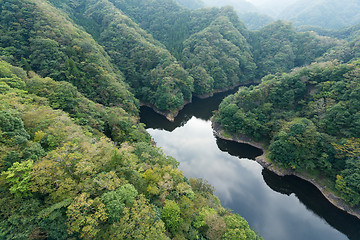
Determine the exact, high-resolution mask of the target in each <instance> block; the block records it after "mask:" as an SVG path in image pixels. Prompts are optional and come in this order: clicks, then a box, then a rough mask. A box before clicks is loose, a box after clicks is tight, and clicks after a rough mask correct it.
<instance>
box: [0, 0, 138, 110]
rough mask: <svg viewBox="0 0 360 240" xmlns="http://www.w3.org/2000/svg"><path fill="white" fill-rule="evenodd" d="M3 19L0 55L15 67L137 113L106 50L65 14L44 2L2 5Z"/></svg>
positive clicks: (17, 1) (13, 1)
mask: <svg viewBox="0 0 360 240" xmlns="http://www.w3.org/2000/svg"><path fill="white" fill-rule="evenodd" d="M0 13H1V14H0V24H1V29H0V32H1V38H0V53H1V55H2V56H4V57H5V59H6V60H8V61H9V62H10V63H13V64H15V65H21V66H23V67H24V68H25V69H26V70H33V71H35V72H36V73H38V74H40V75H41V76H43V77H51V78H53V79H55V80H57V81H68V82H70V83H72V84H73V85H74V86H76V87H77V88H78V89H79V90H80V91H81V92H82V93H84V94H85V95H86V96H87V97H88V98H90V99H92V100H94V101H96V102H99V103H102V104H105V105H120V106H123V107H124V108H125V109H126V110H128V111H130V112H137V105H138V103H137V100H136V99H135V98H134V96H133V94H131V93H130V92H129V89H128V87H127V85H126V84H124V77H123V75H122V74H121V73H120V72H119V71H118V70H116V69H115V68H114V67H113V65H112V64H111V63H110V61H111V59H110V58H109V56H108V55H107V54H106V52H105V51H104V50H103V48H102V47H101V46H100V45H99V44H98V43H97V42H96V41H95V40H94V39H93V38H92V37H91V36H90V35H89V34H87V33H86V32H84V31H82V30H81V29H79V28H78V27H77V26H75V25H74V24H72V22H70V21H69V19H68V18H67V17H66V16H65V15H64V14H63V13H62V12H61V11H59V10H57V9H56V8H54V7H52V6H51V5H49V4H48V3H47V2H46V1H43V0H34V1H21V0H9V1H1V2H0Z"/></svg>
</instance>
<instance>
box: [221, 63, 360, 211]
mask: <svg viewBox="0 0 360 240" xmlns="http://www.w3.org/2000/svg"><path fill="white" fill-rule="evenodd" d="M359 73H360V63H359V61H358V60H353V61H351V62H349V63H343V64H340V63H338V62H337V61H333V62H322V63H313V64H311V65H309V66H307V67H303V68H297V69H294V70H293V71H292V72H291V73H288V74H281V75H267V76H266V77H264V78H263V79H262V82H261V84H260V85H258V86H256V87H249V88H242V89H240V90H239V91H238V92H237V93H236V94H234V95H231V96H229V97H227V98H226V99H224V101H223V102H222V103H221V104H220V107H219V111H218V113H217V114H216V115H215V121H217V122H219V123H220V124H221V126H222V127H223V128H224V129H226V130H227V131H228V132H230V133H233V134H245V135H246V136H248V137H251V138H252V139H253V140H255V141H261V142H263V143H264V144H265V146H268V150H269V151H268V156H267V157H268V158H269V159H270V160H271V161H273V162H275V163H277V164H280V165H282V166H284V167H285V168H289V169H292V170H293V171H297V172H309V173H311V174H312V175H313V176H315V177H320V178H326V179H327V180H328V181H329V182H328V186H329V187H330V188H332V190H333V191H334V192H336V193H338V195H340V196H341V197H342V198H343V199H344V200H345V201H346V202H347V203H349V204H350V205H351V206H360V189H359V178H358V176H359V171H360V168H359V167H360V165H359V163H358V157H359V147H360V145H359V136H360V121H359V117H360V108H359V106H360V104H359V102H358V101H359V99H360V92H359V89H360V88H359V77H360V75H359Z"/></svg>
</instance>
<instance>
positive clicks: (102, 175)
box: [0, 0, 358, 239]
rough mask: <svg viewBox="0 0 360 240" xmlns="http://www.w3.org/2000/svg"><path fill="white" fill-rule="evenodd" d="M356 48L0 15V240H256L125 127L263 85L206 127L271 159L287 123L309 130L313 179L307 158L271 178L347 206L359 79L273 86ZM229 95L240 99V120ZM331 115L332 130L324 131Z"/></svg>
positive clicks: (126, 9) (110, 13) (318, 74)
mask: <svg viewBox="0 0 360 240" xmlns="http://www.w3.org/2000/svg"><path fill="white" fill-rule="evenodd" d="M357 46H358V43H357V42H356V41H353V42H351V43H347V42H346V41H339V40H335V39H332V38H329V37H319V36H318V35H316V34H314V33H297V32H295V30H294V29H293V27H292V25H291V24H288V23H284V22H276V23H274V24H272V25H269V26H267V27H265V28H263V29H261V30H259V31H254V32H252V31H250V30H248V29H247V28H246V27H245V26H244V24H243V23H242V22H241V20H240V19H239V18H238V15H237V13H236V12H235V11H234V9H233V8H231V7H225V8H206V9H198V10H190V9H187V8H184V7H182V6H180V5H179V4H177V3H176V2H175V1H172V0H127V1H124V0H6V1H4V0H3V1H1V0H0V172H1V173H0V202H1V204H2V206H7V207H4V208H1V210H0V211H1V218H0V238H1V239H79V238H85V239H106V238H111V239H184V238H185V239H260V237H259V236H258V235H257V234H256V233H255V232H254V231H253V230H251V229H250V227H249V225H248V224H247V222H246V221H245V220H244V219H243V218H241V217H240V216H239V215H237V214H232V213H230V212H229V211H228V210H225V209H224V208H223V207H222V206H221V204H220V202H219V200H218V199H217V198H216V197H215V196H214V195H213V191H214V189H213V188H212V187H211V186H210V185H209V184H207V182H206V181H205V180H201V179H187V178H186V177H184V174H183V173H182V172H181V171H180V170H178V169H177V166H178V163H177V162H176V160H175V159H173V158H172V157H169V156H165V155H164V153H163V152H162V151H161V150H160V149H158V148H157V147H156V146H154V145H155V144H154V143H153V142H152V141H151V138H150V135H149V134H148V133H147V132H146V131H145V129H144V126H143V125H142V124H140V123H139V115H138V112H139V105H140V104H147V105H150V106H151V107H153V108H154V109H156V110H159V111H160V112H161V113H163V114H164V115H166V114H170V115H171V116H174V115H176V113H177V112H178V111H179V109H180V108H181V107H182V106H183V105H184V104H186V103H188V102H190V101H191V99H192V97H193V95H197V96H201V95H202V96H209V95H211V94H212V93H213V92H215V91H221V90H224V89H228V88H232V87H234V86H237V85H240V84H244V83H254V82H257V81H258V79H260V78H261V77H263V76H264V75H266V74H268V73H273V74H276V76H275V75H269V76H267V77H265V78H264V81H263V83H262V84H261V85H260V86H259V87H255V88H251V89H245V90H242V91H241V92H239V93H237V95H236V97H230V98H228V99H227V100H226V101H225V102H224V103H223V104H222V105H221V107H220V112H219V115H218V116H217V119H218V121H219V122H221V123H222V124H223V126H224V127H225V128H227V129H228V130H232V131H235V132H237V131H238V132H243V133H245V134H249V135H251V136H254V137H265V138H267V139H270V138H272V137H273V136H275V135H276V136H278V138H276V139H277V140H276V141H279V142H276V144H272V145H271V146H272V147H271V148H272V149H276V146H283V145H284V143H283V142H282V141H283V139H282V138H281V136H283V135H281V134H283V133H281V134H280V133H279V132H281V131H282V132H284V134H288V133H289V131H290V130H289V129H290V128H291V127H290V126H292V125H293V124H295V123H296V124H297V123H298V122H300V123H299V124H300V125H301V124H302V125H304V126H305V130H306V128H310V129H314V128H318V129H319V130H318V132H316V133H314V134H315V135H316V136H311V137H316V138H315V139H317V137H319V138H320V139H323V142H321V144H322V145H321V146H320V147H323V148H324V149H326V151H325V153H326V154H325V155H321V156H322V158H321V159H322V160H321V163H314V164H312V160H313V159H315V157H314V156H317V155H316V154H318V150H313V149H310V150H308V149H307V148H304V149H305V150H306V151H309V152H310V153H311V154H312V155H311V154H309V155H308V157H311V159H310V160H309V159H307V160H306V164H305V163H304V164H303V165H302V164H301V163H299V162H298V159H296V161H295V160H294V161H295V162H294V163H293V162H291V163H284V164H285V165H286V164H287V165H289V166H294V167H296V168H306V167H308V168H311V169H317V167H318V166H321V167H322V168H324V169H326V172H327V174H328V175H329V177H334V175H336V174H338V175H339V176H340V177H338V180H337V185H336V186H337V188H338V190H339V191H340V192H341V193H342V194H343V196H344V198H345V199H350V200H349V202H350V203H351V204H354V205H356V204H358V202H356V201H358V195H356V194H357V193H358V192H357V191H358V190H357V189H356V186H353V185H351V184H350V183H349V182H350V179H351V178H355V177H356V174H357V172H351V171H350V170H349V169H351V166H352V165H351V164H354V162H351V161H350V160H349V159H355V158H351V157H349V156H348V146H349V147H354V146H355V147H356V146H357V145H356V144H358V143H357V140H356V139H355V138H354V139H353V137H356V134H357V132H358V129H357V128H358V127H357V126H356V124H357V120H358V119H357V115H358V114H357V111H358V109H357V107H356V106H357V103H356V102H353V101H355V100H356V99H355V98H356V91H355V90H356V86H357V83H356V80H357V77H358V74H357V72H358V63H357V62H354V63H347V64H343V65H339V64H338V63H331V64H330V63H327V64H319V65H313V66H312V67H309V68H303V69H301V70H298V71H295V72H293V73H290V74H285V75H281V74H277V73H278V72H289V71H290V70H291V69H292V68H293V67H300V66H303V65H306V64H309V63H311V62H313V61H315V60H316V59H317V58H319V57H322V59H323V60H324V59H334V58H336V56H337V55H339V54H342V55H344V56H347V58H348V60H347V61H349V60H351V59H353V58H354V57H356V56H357V54H358V53H357V50H356V49H358V48H357ZM349 51H350V52H352V53H353V55H349V54H348V53H349ZM324 53H326V54H325V55H323V54H324ZM284 63H286V64H284ZM328 75H329V76H333V78H331V80H326V77H327V76H328ZM297 79H300V81H298V80H297ZM284 81H285V83H283V82H284ZM287 81H288V82H287ZM273 86H278V88H272V87H273ZM347 86H351V89H352V90H353V91H354V92H349V91H347V90H346V89H347V88H346V87H347ZM270 87H271V88H270ZM262 89H264V92H262V95H261V94H260V95H256V94H259V93H260V92H261V91H263V90H262ZM265 89H266V90H265ZM278 91H279V92H278ZM253 92H254V94H255V93H256V94H255V95H256V97H253V98H252V97H251V96H255V95H253ZM242 93H246V94H247V95H249V99H251V101H250V100H249V99H248V100H246V101H248V104H249V108H248V109H245V110H244V111H243V112H241V111H242V110H239V109H240V108H242V107H244V106H245V105H244V106H242V105H240V102H239V104H238V102H237V101H240V99H247V97H246V98H243V95H242ZM315 93H316V94H317V95H316V94H315ZM314 94H315V95H314ZM240 96H241V97H240ZM269 96H270V97H269ZM353 97H355V98H354V99H353ZM301 98H304V99H301ZM283 99H286V104H287V105H286V104H285V102H283V101H285V100H283ZM241 101H242V100H241ZM244 101H245V100H244ZM318 101H320V102H318ZM321 101H323V102H321ZM325 103H326V104H325ZM237 104H238V105H237ZM289 104H290V105H289ZM321 104H322V105H321ZM318 105H319V107H317V106H318ZM320 105H321V106H320ZM353 105H354V106H353ZM278 108H279V109H280V110H279V109H278ZM234 111H235V112H236V114H235V112H234ZM245 111H249V114H247V115H245ZM319 111H320V112H319ZM346 111H347V112H348V113H346ZM299 112H300V113H299ZM339 113H341V114H344V117H343V118H344V122H343V123H339V125H336V124H335V121H332V119H334V114H335V116H337V114H339ZM301 114H303V115H301ZM316 114H317V115H316ZM316 116H317V117H316ZM234 117H235V118H234ZM238 118H239V119H240V120H239V119H238ZM242 118H244V119H245V120H244V122H246V124H247V125H244V123H243V122H241V121H242V120H241V119H242ZM278 118H280V119H284V122H280V123H281V124H280V125H279V124H276V123H274V122H277V121H275V120H276V119H278ZM304 118H307V119H308V120H304ZM316 119H317V120H318V122H316ZM227 121H228V122H227ZM285 121H286V122H285ZM311 122H313V123H311ZM328 122H330V123H332V124H333V125H334V124H335V125H334V126H332V125H331V124H328ZM349 124H350V125H349ZM242 126H249V127H247V128H246V129H245V128H244V129H243V128H242ZM343 126H347V127H348V129H347V128H345V127H344V129H345V130H343ZM328 128H329V129H328ZM281 129H282V130H281ZM339 129H342V130H341V131H340V132H339V133H338V132H337V131H338V130H339ZM329 131H331V132H329ZM278 133H279V134H280V135H277V134H278ZM284 136H285V135H284ZM311 146H314V147H315V146H317V145H311ZM286 147H288V146H285V148H284V149H286ZM323 148H321V149H323ZM332 149H335V150H332ZM275 151H277V150H274V152H275ZM278 151H280V150H278ZM331 157H333V158H331ZM274 159H275V158H274ZM334 159H335V160H334ZM344 159H348V160H349V161H345V160H344ZM355 160H356V159H355ZM355 160H354V161H355ZM275 161H279V162H281V161H282V159H275ZM341 161H343V162H342V163H343V164H342V165H341V164H340V163H341ZM344 161H345V162H344ZM353 169H355V168H353ZM354 174H355V175H354Z"/></svg>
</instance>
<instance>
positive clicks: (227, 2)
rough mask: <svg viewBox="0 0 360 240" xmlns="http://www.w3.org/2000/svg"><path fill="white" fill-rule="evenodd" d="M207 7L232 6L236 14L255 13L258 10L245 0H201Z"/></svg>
mask: <svg viewBox="0 0 360 240" xmlns="http://www.w3.org/2000/svg"><path fill="white" fill-rule="evenodd" d="M203 2H204V4H205V6H208V7H225V6H233V7H234V9H235V10H236V11H237V12H238V13H246V12H257V11H258V9H257V8H256V7H255V6H254V5H253V4H251V3H250V2H248V1H246V0H222V1H219V0H203Z"/></svg>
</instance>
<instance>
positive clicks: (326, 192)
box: [211, 118, 360, 219]
mask: <svg viewBox="0 0 360 240" xmlns="http://www.w3.org/2000/svg"><path fill="white" fill-rule="evenodd" d="M211 125H212V128H213V130H214V133H215V135H216V136H217V137H219V138H221V139H224V140H228V141H234V142H238V143H246V144H249V145H251V146H254V147H257V148H259V149H261V150H262V151H263V153H262V155H260V156H258V157H256V158H255V161H256V162H258V163H259V164H260V165H261V166H263V167H264V168H266V169H268V170H270V171H272V172H274V173H275V174H277V175H279V176H286V175H293V176H296V177H299V178H301V179H303V180H305V181H308V182H310V183H311V184H313V185H314V186H315V187H316V188H317V189H319V191H320V192H321V193H322V195H323V196H324V197H325V198H326V199H327V200H328V201H329V202H331V203H332V204H333V205H334V206H336V207H337V208H339V209H341V210H343V211H345V212H347V213H348V214H351V215H353V216H355V217H357V218H358V219H360V209H357V208H353V207H351V206H349V205H347V204H346V203H345V202H344V201H343V200H342V199H341V198H340V197H338V196H336V195H335V194H334V193H333V192H332V191H330V189H328V188H327V187H326V186H324V185H322V184H320V183H319V182H317V181H316V180H315V178H314V177H313V176H311V175H309V174H307V173H301V172H296V171H294V170H292V169H286V168H284V167H282V166H279V165H276V164H275V163H273V162H271V161H270V160H269V159H268V158H267V157H266V155H267V147H268V145H267V144H265V143H260V142H256V141H253V140H252V139H250V138H249V137H247V136H245V135H237V136H235V135H232V134H228V133H227V132H225V131H224V130H223V129H222V128H221V126H220V124H219V123H216V122H215V121H214V119H213V118H212V119H211Z"/></svg>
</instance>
